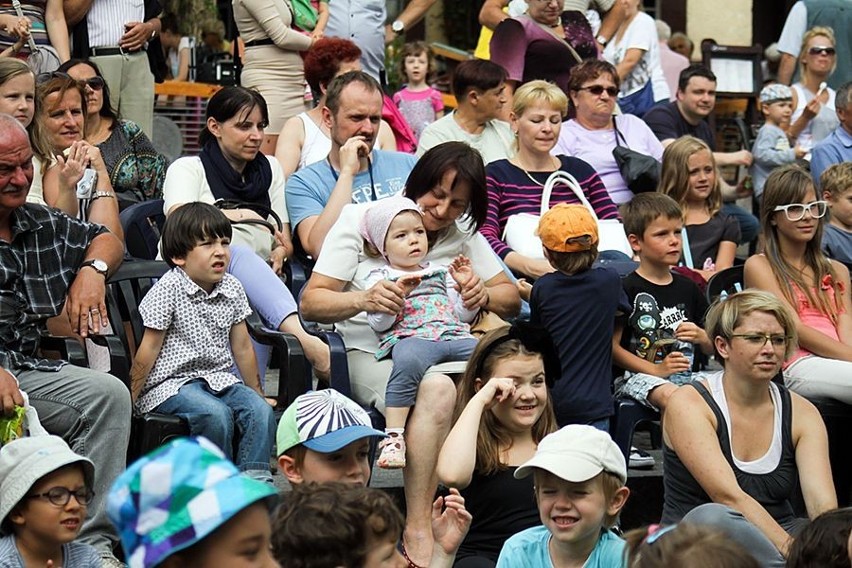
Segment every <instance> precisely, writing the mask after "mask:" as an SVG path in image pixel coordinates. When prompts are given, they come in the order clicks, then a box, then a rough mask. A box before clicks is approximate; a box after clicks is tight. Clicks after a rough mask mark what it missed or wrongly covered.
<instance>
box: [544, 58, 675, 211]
mask: <svg viewBox="0 0 852 568" xmlns="http://www.w3.org/2000/svg"><path fill="white" fill-rule="evenodd" d="M618 92H619V80H618V73H617V72H616V70H615V67H614V66H613V65H612V64H611V63H608V62H606V61H599V60H596V59H587V60H586V61H584V62H583V63H581V64H580V65H578V66H576V67H575V68H574V69H573V70H572V71H571V78H570V79H569V80H568V91H567V93H568V98H569V99H570V103H571V104H570V107H569V110H568V112H569V115H570V116H573V118H571V120H568V121H567V122H566V123H565V124H564V125H563V128H562V132H561V133H560V134H559V141H558V142H557V143H556V147H555V148H554V149H553V150H552V151H551V154H554V155H558V154H565V155H566V156H574V157H576V158H580V159H581V160H585V161H586V162H588V163H590V164H591V165H592V167H593V168H595V171H597V172H598V175H599V176H600V177H601V179H602V180H603V182H604V185H605V186H606V189H607V191H608V192H609V196H610V197H611V198H612V201H613V202H615V203H616V204H617V205H621V204H622V203H627V202H628V201H630V200H631V199H633V192H632V191H630V189H628V187H627V183H626V182H625V181H624V178H623V177H622V176H621V172H620V171H619V169H618V164H616V163H615V158H614V157H613V155H612V151H613V150H614V149H615V146H616V138H615V137H616V132H615V129H616V127H618V132H619V134H620V135H619V137H618V141H617V143H618V144H619V145H621V146H627V147H628V148H630V149H631V150H635V151H637V152H640V153H642V154H646V155H648V156H653V158H654V159H655V160H657V161H658V162H659V161H661V160H662V158H663V146H662V144H660V141H659V140H657V137H656V136H654V133H653V132H652V131H651V129H650V128H648V125H647V124H645V123H644V122H642V120H641V119H640V118H638V117H636V116H634V115H632V114H624V115H619V116H618V117H617V118H615V117H613V115H612V113H613V111H614V110H615V101H616V98H617V97H618ZM616 121H617V122H616ZM655 189H656V188H655V187H651V188H648V190H649V191H654V190H655Z"/></svg>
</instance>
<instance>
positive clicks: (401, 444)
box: [376, 433, 405, 469]
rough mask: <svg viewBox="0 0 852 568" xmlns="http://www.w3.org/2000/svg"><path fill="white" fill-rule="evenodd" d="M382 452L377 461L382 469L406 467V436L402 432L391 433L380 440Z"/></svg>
mask: <svg viewBox="0 0 852 568" xmlns="http://www.w3.org/2000/svg"><path fill="white" fill-rule="evenodd" d="M379 447H380V448H381V449H382V453H381V454H379V460H378V461H377V462H376V465H378V466H379V467H380V468H382V469H401V468H403V467H405V438H403V437H402V434H396V433H394V434H390V435H389V436H388V437H387V438H385V439H384V440H382V441H381V442H379Z"/></svg>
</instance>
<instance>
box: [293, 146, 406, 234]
mask: <svg viewBox="0 0 852 568" xmlns="http://www.w3.org/2000/svg"><path fill="white" fill-rule="evenodd" d="M415 163H417V158H415V157H414V156H412V155H411V154H403V153H402V152H384V151H382V150H373V153H372V154H371V165H370V167H369V168H368V169H366V170H364V171H363V172H358V173H357V174H356V175H355V179H354V180H353V181H352V203H366V202H368V201H377V200H379V199H384V198H385V197H390V196H392V195H397V194H399V193H400V192H401V191H402V190H403V188H404V187H405V182H406V181H407V180H408V174H410V173H411V169H412V168H413V167H414V164H415ZM339 175H340V172H338V171H336V170H334V169H333V168H332V167H331V164H330V163H329V162H328V160H321V161H319V162H316V163H314V164H311V165H310V166H308V167H306V168H303V169H301V170H299V171H297V172H296V173H294V174H293V175H292V176H290V179H288V180H287V185H286V186H285V189H284V193H285V197H286V199H287V213H288V214H289V216H290V228H291V229H292V231H293V233H295V232H296V227H297V226H298V225H299V223H301V222H302V221H304V220H305V219H307V218H308V217H313V216H315V215H319V214H320V213H322V210H323V208H324V207H325V204H326V203H328V200H329V198H330V197H331V191H332V190H333V189H334V185H335V184H336V183H337V178H338V177H339Z"/></svg>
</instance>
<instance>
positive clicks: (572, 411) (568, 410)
mask: <svg viewBox="0 0 852 568" xmlns="http://www.w3.org/2000/svg"><path fill="white" fill-rule="evenodd" d="M523 88H524V87H521V89H523ZM537 234H538V235H539V236H540V237H541V244H542V248H543V249H544V255H545V259H546V260H547V262H549V263H550V264H552V265H553V267H554V268H555V271H554V272H552V273H551V274H545V275H544V276H542V277H541V278H539V279H538V280H536V281H535V284H534V285H533V288H532V295H531V297H530V322H532V323H533V324H538V325H542V326H543V327H544V328H545V329H546V330H547V333H548V335H550V337H551V338H552V339H553V343H554V345H555V346H556V350H557V353H558V354H559V355H558V357H559V363H560V366H559V380H558V381H557V382H556V384H555V385H553V387H552V390H553V400H554V405H553V406H554V409H555V412H556V421H557V422H558V423H559V425H560V426H564V425H565V424H591V425H592V426H594V427H596V428H599V429H600V430H603V431H605V432H608V431H609V420H610V416H611V415H612V335H613V332H614V327H615V318H616V316H617V315H618V316H626V315H627V314H628V313H630V304H629V303H628V301H627V295H626V294H625V292H624V289H623V288H622V285H621V278H620V277H619V275H618V273H617V272H615V270H613V269H611V268H605V267H599V266H598V267H593V266H592V265H593V263H594V262H595V259H596V258H597V256H598V227H597V223H596V222H595V220H594V218H592V216H591V214H590V213H589V210H588V209H586V208H585V206H583V205H566V204H564V203H560V204H558V205H556V207H554V208H553V209H551V210H550V211H548V212H547V213H545V214H544V215H543V216H542V218H541V221H540V222H539V225H538V231H537Z"/></svg>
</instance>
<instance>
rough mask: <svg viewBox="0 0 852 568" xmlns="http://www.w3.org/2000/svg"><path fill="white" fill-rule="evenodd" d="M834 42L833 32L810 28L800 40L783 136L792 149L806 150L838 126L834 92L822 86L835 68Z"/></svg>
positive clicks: (820, 27) (822, 28) (822, 27)
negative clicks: (796, 74) (796, 78)
mask: <svg viewBox="0 0 852 568" xmlns="http://www.w3.org/2000/svg"><path fill="white" fill-rule="evenodd" d="M847 33H848V30H847ZM835 43H836V42H835V39H834V31H833V30H832V29H831V28H828V27H825V26H814V27H813V28H811V29H809V30H808V31H807V32H805V35H804V36H803V37H802V49H801V51H800V52H799V81H798V82H797V83H794V84H793V85H792V87H791V89H792V90H793V115H792V116H791V117H790V127H789V128H788V129H787V136H788V137H789V138H790V139H791V140H795V144H794V145H795V146H801V147H802V148H805V149H807V150H810V149H811V148H812V147H813V146H814V144H816V143H817V142H819V141H820V140H822V139H823V138H825V137H826V136H828V135H829V134H831V132H832V131H833V130H834V129H835V128H837V125H838V124H839V119H838V118H837V113H835V112H834V99H835V95H836V93H835V91H834V89H832V88H831V87H828V86H827V85H826V81H828V77H829V76H830V75H831V74H832V73H833V72H834V69H835V68H836V67H837V51H836V50H835Z"/></svg>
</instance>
